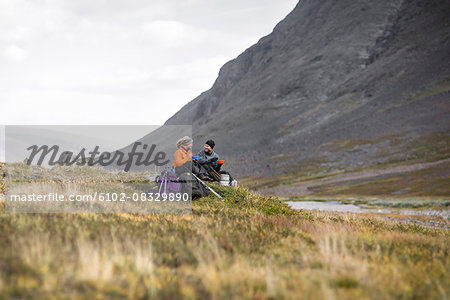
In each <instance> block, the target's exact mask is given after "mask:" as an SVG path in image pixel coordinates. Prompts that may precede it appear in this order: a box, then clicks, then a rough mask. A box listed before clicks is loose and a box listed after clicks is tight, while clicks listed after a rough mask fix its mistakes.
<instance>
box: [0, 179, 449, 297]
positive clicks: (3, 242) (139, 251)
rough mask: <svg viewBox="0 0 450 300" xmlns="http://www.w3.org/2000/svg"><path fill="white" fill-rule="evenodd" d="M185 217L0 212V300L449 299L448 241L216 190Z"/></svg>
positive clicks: (434, 233) (436, 233) (437, 234)
mask: <svg viewBox="0 0 450 300" xmlns="http://www.w3.org/2000/svg"><path fill="white" fill-rule="evenodd" d="M217 189H218V191H219V193H221V194H222V195H224V198H225V202H220V201H218V200H217V199H215V198H214V197H206V198H202V199H200V200H198V201H196V202H194V204H193V213H192V214H184V215H174V214H7V213H5V212H4V203H3V202H2V203H1V207H0V209H1V212H0V230H1V232H2V234H1V235H0V247H1V249H2V251H1V252H0V269H1V275H0V298H2V299H10V298H14V299H17V298H32V299H39V298H54V299H60V298H74V299H77V298H78V299H104V298H109V299H111V298H117V299H119V298H130V299H146V298H162V299H178V298H186V299H233V298H247V299H282V298H286V299H289V298H297V299H298V298H299V299H445V298H448V297H449V295H450V277H449V275H448V272H449V270H450V259H449V256H448V254H449V253H448V252H449V249H450V246H449V245H450V243H449V241H450V239H449V233H448V231H444V230H439V229H430V228H425V227H421V226H416V225H405V224H400V223H389V222H385V221H382V220H381V219H380V218H377V217H362V216H355V215H350V214H333V213H307V212H298V211H294V210H291V209H290V208H288V207H287V206H286V205H285V204H284V203H283V202H282V201H280V200H278V199H276V198H273V197H261V196H258V195H254V194H251V193H250V192H249V191H248V190H246V189H244V188H238V189H233V188H224V187H217Z"/></svg>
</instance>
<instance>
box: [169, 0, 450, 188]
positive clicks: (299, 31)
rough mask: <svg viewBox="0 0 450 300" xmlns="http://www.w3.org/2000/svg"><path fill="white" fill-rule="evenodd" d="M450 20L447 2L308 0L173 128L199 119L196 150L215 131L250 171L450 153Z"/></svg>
mask: <svg viewBox="0 0 450 300" xmlns="http://www.w3.org/2000/svg"><path fill="white" fill-rule="evenodd" d="M449 15H450V2H449V1H443V0H438V1H412V2H411V1H398V0H395V1H391V0H381V1H350V0H343V1H331V0H325V1H312V0H305V1H303V2H302V3H299V4H298V5H297V6H296V8H295V9H294V10H293V11H292V12H291V13H290V14H289V15H288V16H287V17H286V18H285V19H284V20H282V21H281V22H280V23H279V24H278V25H277V26H276V27H275V28H274V30H273V32H272V33H271V34H269V35H268V36H265V37H263V38H262V39H260V40H259V41H258V43H256V44H255V45H253V46H251V47H250V48H249V49H247V50H245V51H244V52H243V53H242V54H241V55H239V56H238V57H237V58H236V59H234V60H232V61H230V62H228V63H226V64H225V65H224V66H223V67H222V68H221V70H220V72H219V75H218V78H217V80H216V81H215V83H214V85H213V86H212V87H211V89H210V90H208V91H205V92H204V93H202V94H201V95H199V96H198V97H197V98H195V99H194V100H192V101H191V102H189V103H188V104H186V105H185V106H184V107H183V108H182V109H181V110H180V111H179V112H177V113H176V114H175V115H174V116H173V117H171V118H170V119H169V120H168V121H167V122H166V124H192V125H193V135H194V139H195V141H196V143H195V145H194V147H195V148H196V149H197V150H198V149H199V148H200V147H201V146H202V143H203V141H204V140H205V139H207V138H209V137H212V138H214V139H215V140H216V144H217V148H216V149H217V152H218V153H219V154H221V155H222V157H224V158H225V159H226V160H227V167H228V169H230V170H231V171H232V172H234V173H235V174H238V175H240V176H241V177H242V176H250V175H251V176H252V177H251V178H263V177H264V178H265V177H273V176H278V177H279V176H288V177H289V176H294V177H298V176H310V175H313V174H320V173H333V172H339V171H342V170H353V169H358V168H367V167H374V166H384V165H391V164H405V163H406V164H409V163H417V162H427V161H436V160H440V159H445V158H448V157H449V153H450V151H449V150H450V147H449V140H450V137H449V129H450V122H449V121H448V120H450V101H448V100H449V95H450V93H449V89H450V21H449V18H448V16H449ZM298 170H301V172H300V171H298ZM293 171H295V172H294V173H293ZM299 172H300V173H299ZM251 178H250V180H251Z"/></svg>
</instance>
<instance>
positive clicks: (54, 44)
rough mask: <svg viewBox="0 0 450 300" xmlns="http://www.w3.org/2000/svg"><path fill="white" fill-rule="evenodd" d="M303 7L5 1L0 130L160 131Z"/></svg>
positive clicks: (276, 2)
mask: <svg viewBox="0 0 450 300" xmlns="http://www.w3.org/2000/svg"><path fill="white" fill-rule="evenodd" d="M296 3H297V1H296V0H240V1H237V0H226V1H225V0H221V1H215V0H178V1H176V0H161V1H159V0H156V1H153V0H134V1H133V0H120V1H118V0H28V1H27V0H0V105H1V106H0V107H1V111H2V113H1V114H0V118H1V119H0V124H162V123H163V122H164V121H166V120H167V119H168V118H169V117H170V116H171V115H173V114H174V113H175V112H176V111H178V110H179V109H180V108H181V107H182V106H183V105H184V104H186V103H187V102H189V101H190V100H192V99H193V98H195V97H196V96H198V95H199V94H200V93H201V92H203V91H205V90H207V89H209V88H210V87H211V85H212V84H213V83H214V80H215V79H216V77H217V74H218V72H219V69H220V67H221V66H222V65H223V64H224V63H226V62H227V61H229V60H230V59H233V58H235V57H236V56H237V55H239V54H240V53H241V52H243V51H244V50H245V49H246V48H248V47H249V46H251V45H252V44H254V43H256V42H257V41H258V40H259V39H260V38H261V37H262V36H264V35H267V34H269V33H270V32H271V31H272V29H273V27H274V26H275V25H276V24H277V23H278V22H279V21H281V20H282V19H283V18H284V17H285V16H286V15H287V14H288V13H289V12H290V11H291V10H292V9H293V8H294V6H295V5H296Z"/></svg>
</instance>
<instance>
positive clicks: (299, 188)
mask: <svg viewBox="0 0 450 300" xmlns="http://www.w3.org/2000/svg"><path fill="white" fill-rule="evenodd" d="M449 162H450V158H447V159H443V160H439V161H435V162H429V163H418V164H413V165H407V166H397V167H394V168H390V169H383V170H368V171H361V172H353V173H347V174H339V175H336V176H334V177H331V178H328V179H322V180H313V181H308V182H304V183H300V184H296V185H279V186H276V187H272V188H264V189H260V190H258V192H260V193H262V194H265V195H277V196H291V195H306V194H309V193H310V191H309V190H308V188H309V187H313V186H317V185H322V184H327V183H336V182H343V181H350V180H356V179H366V178H371V177H376V176H381V175H389V174H395V173H409V172H414V171H419V170H422V169H426V168H430V167H433V166H436V165H440V164H444V163H449Z"/></svg>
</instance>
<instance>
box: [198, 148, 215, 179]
mask: <svg viewBox="0 0 450 300" xmlns="http://www.w3.org/2000/svg"><path fill="white" fill-rule="evenodd" d="M215 145H216V143H214V141H213V140H207V141H206V143H205V146H204V147H203V150H202V151H200V152H199V153H198V155H197V156H198V159H197V160H196V163H197V165H198V166H199V168H200V170H199V175H198V176H199V177H200V179H202V180H210V181H214V180H215V181H220V174H219V173H218V171H219V164H218V163H217V161H218V160H219V155H218V154H217V153H216V152H215V151H214V150H213V148H214V146H215Z"/></svg>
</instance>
